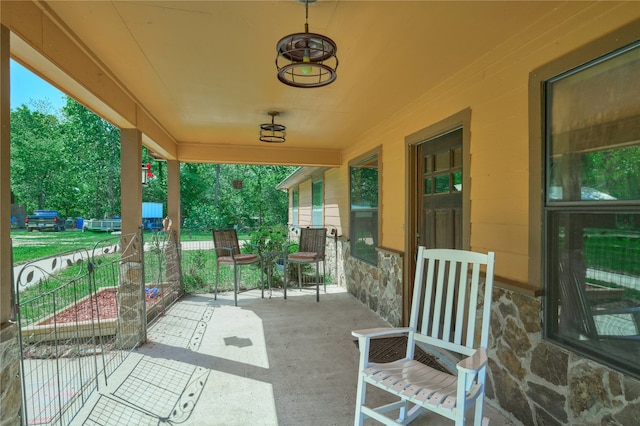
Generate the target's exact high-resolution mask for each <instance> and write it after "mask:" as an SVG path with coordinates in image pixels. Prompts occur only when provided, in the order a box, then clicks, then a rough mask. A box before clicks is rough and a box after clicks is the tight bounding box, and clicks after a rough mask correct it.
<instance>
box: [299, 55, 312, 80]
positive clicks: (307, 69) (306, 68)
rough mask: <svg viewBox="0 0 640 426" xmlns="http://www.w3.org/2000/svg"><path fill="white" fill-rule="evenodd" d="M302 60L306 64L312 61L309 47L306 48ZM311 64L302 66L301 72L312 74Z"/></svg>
mask: <svg viewBox="0 0 640 426" xmlns="http://www.w3.org/2000/svg"><path fill="white" fill-rule="evenodd" d="M302 62H303V63H305V64H308V63H311V58H310V57H309V49H304V53H303V55H302ZM311 71H312V70H311V66H302V67H300V72H301V73H302V74H304V75H309V74H311Z"/></svg>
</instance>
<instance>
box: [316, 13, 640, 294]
mask: <svg viewBox="0 0 640 426" xmlns="http://www.w3.org/2000/svg"><path fill="white" fill-rule="evenodd" d="M569 9H571V8H568V9H558V10H557V12H556V13H555V14H551V15H549V16H548V17H547V20H546V21H545V22H541V23H540V25H539V26H536V27H532V28H528V29H527V32H528V33H529V40H530V42H529V43H525V44H517V45H516V44H510V43H509V42H508V41H506V42H505V43H504V44H503V45H501V46H499V47H498V48H496V49H495V50H494V51H492V52H491V53H489V54H488V55H486V56H485V57H482V58H480V59H479V60H478V61H476V62H474V63H473V64H471V65H470V66H469V67H466V68H464V69H461V70H460V71H459V72H458V73H457V74H454V75H451V76H450V77H449V79H448V80H446V81H445V82H444V83H443V84H441V85H439V86H437V87H436V88H434V89H432V90H431V91H429V92H426V93H423V94H421V95H420V97H418V98H416V100H415V101H414V102H412V103H411V104H409V105H407V106H406V108H404V109H403V110H400V111H398V112H397V113H396V114H394V115H393V116H390V117H388V118H387V119H385V120H381V121H380V122H379V123H378V124H377V125H376V126H373V127H372V128H371V129H370V131H369V132H367V133H366V134H364V135H363V136H362V138H361V139H359V140H357V141H353V143H350V144H349V145H348V146H346V147H345V150H344V152H343V157H342V158H343V164H342V167H341V168H340V170H341V173H344V174H345V176H348V164H349V161H350V160H352V159H353V158H356V157H358V156H359V155H362V154H363V153H365V152H367V151H369V150H371V149H373V148H374V147H377V146H380V147H381V162H380V164H381V187H382V191H381V203H380V217H381V228H382V235H381V242H380V245H381V246H383V247H388V248H391V249H395V250H400V251H404V250H405V242H406V238H407V235H406V234H405V223H404V221H405V217H406V216H405V215H406V211H405V209H406V205H407V196H408V194H406V190H405V189H404V188H405V187H406V182H405V179H406V176H405V175H406V158H405V156H406V142H405V137H407V136H408V135H411V134H413V133H414V132H417V131H419V130H421V129H424V128H426V127H428V126H431V125H434V124H436V123H438V122H440V121H442V120H444V119H446V118H448V117H450V116H452V115H454V114H456V113H458V112H460V111H462V110H464V109H466V108H469V109H470V111H471V121H470V122H471V125H470V127H471V128H470V134H471V139H470V152H469V156H470V157H469V158H470V180H471V184H470V200H467V201H468V202H469V203H470V206H471V207H470V217H471V234H470V248H471V249H472V250H476V251H482V252H487V251H490V250H491V251H495V252H496V259H497V262H496V274H497V275H498V276H501V277H505V278H508V279H509V280H513V281H517V282H521V283H526V284H529V285H532V286H537V287H539V286H540V283H528V282H527V281H528V267H529V266H528V259H529V253H528V250H529V248H528V241H529V238H528V227H529V217H528V213H529V211H528V206H529V199H528V194H529V122H528V120H529V105H528V78H529V73H530V72H532V71H533V70H534V69H536V68H538V67H540V66H541V65H542V64H545V63H547V62H550V61H552V60H554V59H556V58H558V57H560V56H563V55H566V54H567V53H569V52H571V51H573V50H575V49H578V48H580V47H582V46H584V45H585V44H588V43H590V42H591V41H593V40H596V39H598V38H600V37H601V36H602V35H604V34H607V33H609V32H611V31H614V30H616V29H618V28H619V27H621V26H623V25H625V24H627V23H629V22H630V21H632V20H634V19H638V17H640V12H639V11H638V7H637V4H633V2H624V3H613V4H612V3H608V4H607V2H600V3H598V2H596V3H595V4H593V5H592V7H588V8H579V10H577V9H576V10H569ZM425 78H426V77H425ZM338 182H341V184H342V191H344V192H345V194H347V196H348V193H347V191H348V186H345V185H344V179H338V178H337V176H336V177H335V178H331V179H329V178H327V181H326V183H325V187H326V188H327V190H329V189H328V188H329V186H330V185H334V184H335V185H338ZM347 182H348V181H347ZM341 209H344V210H346V214H347V215H348V199H347V200H346V203H345V204H344V205H342V206H341ZM347 226H348V225H346V224H343V227H345V228H346V227H347ZM534 255H535V254H534Z"/></svg>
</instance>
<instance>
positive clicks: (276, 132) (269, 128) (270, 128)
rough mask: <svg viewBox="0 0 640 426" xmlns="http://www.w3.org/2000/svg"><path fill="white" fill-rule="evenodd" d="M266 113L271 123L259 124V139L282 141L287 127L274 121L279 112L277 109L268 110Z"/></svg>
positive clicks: (270, 141)
mask: <svg viewBox="0 0 640 426" xmlns="http://www.w3.org/2000/svg"><path fill="white" fill-rule="evenodd" d="M267 114H269V115H270V116H271V123H263V124H261V125H260V140H261V141H262V142H268V143H283V142H284V140H285V137H286V136H287V128H286V127H285V126H283V125H282V124H276V123H275V122H274V119H275V117H276V116H277V115H279V114H280V113H279V112H278V111H269V112H268V113H267Z"/></svg>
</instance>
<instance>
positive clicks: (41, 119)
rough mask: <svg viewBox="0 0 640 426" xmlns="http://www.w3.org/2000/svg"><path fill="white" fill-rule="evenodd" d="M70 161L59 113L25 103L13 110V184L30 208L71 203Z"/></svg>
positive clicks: (17, 196) (21, 200)
mask: <svg viewBox="0 0 640 426" xmlns="http://www.w3.org/2000/svg"><path fill="white" fill-rule="evenodd" d="M67 162H68V151H67V148H66V146H65V144H64V142H63V137H62V134H61V132H60V122H59V120H58V117H56V116H55V115H53V114H49V113H46V112H42V111H39V110H36V111H31V110H30V109H29V108H28V107H26V106H25V105H22V106H20V107H19V108H17V109H15V110H14V111H12V112H11V187H12V191H13V192H14V194H15V195H16V198H17V199H18V200H19V202H20V203H22V204H25V205H26V207H27V210H28V211H32V210H35V209H44V208H50V209H52V208H54V207H57V206H66V207H67V208H68V207H69V205H70V204H71V203H72V199H73V193H72V191H70V190H69V188H67V186H66V185H65V183H66V173H65V172H66V164H67Z"/></svg>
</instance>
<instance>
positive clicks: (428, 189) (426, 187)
mask: <svg viewBox="0 0 640 426" xmlns="http://www.w3.org/2000/svg"><path fill="white" fill-rule="evenodd" d="M431 182H432V179H431V178H427V179H425V180H424V193H425V194H431Z"/></svg>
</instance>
